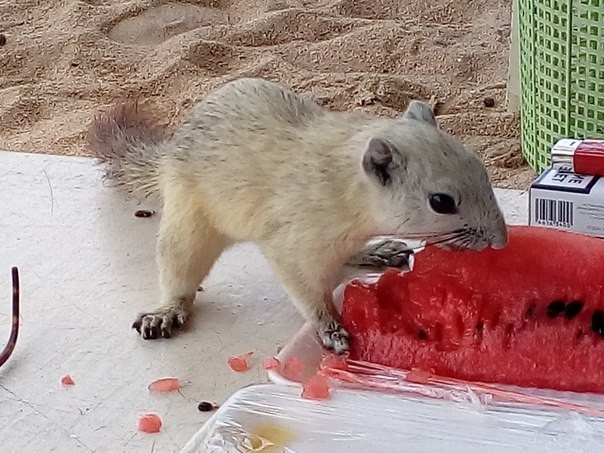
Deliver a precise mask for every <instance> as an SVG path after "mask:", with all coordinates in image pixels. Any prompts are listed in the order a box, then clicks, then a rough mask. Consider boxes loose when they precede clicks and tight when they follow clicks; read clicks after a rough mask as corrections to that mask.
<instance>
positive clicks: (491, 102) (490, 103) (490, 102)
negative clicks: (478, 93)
mask: <svg viewBox="0 0 604 453" xmlns="http://www.w3.org/2000/svg"><path fill="white" fill-rule="evenodd" d="M483 102H484V106H485V107H489V108H490V107H495V99H493V98H484V101H483Z"/></svg>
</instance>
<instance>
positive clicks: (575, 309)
mask: <svg viewBox="0 0 604 453" xmlns="http://www.w3.org/2000/svg"><path fill="white" fill-rule="evenodd" d="M581 310H583V302H581V301H580V300H575V301H574V302H571V303H569V304H568V305H567V306H566V308H565V309H564V316H566V319H573V318H574V317H575V316H577V315H578V314H579V313H581Z"/></svg>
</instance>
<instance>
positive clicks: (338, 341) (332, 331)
mask: <svg viewBox="0 0 604 453" xmlns="http://www.w3.org/2000/svg"><path fill="white" fill-rule="evenodd" d="M318 334H319V338H320V339H321V342H322V343H323V346H324V347H325V348H326V349H328V350H330V351H333V352H335V353H336V354H344V353H346V352H348V349H349V344H348V340H349V335H348V332H346V330H344V328H343V327H342V325H341V324H340V322H339V321H335V320H334V321H331V322H329V323H327V324H326V325H325V326H324V327H322V328H320V329H319V330H318Z"/></svg>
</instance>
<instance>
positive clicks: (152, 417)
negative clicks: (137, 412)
mask: <svg viewBox="0 0 604 453" xmlns="http://www.w3.org/2000/svg"><path fill="white" fill-rule="evenodd" d="M161 427H162V421H161V418H159V416H158V415H156V414H145V415H141V416H140V417H139V419H138V430H139V431H141V432H143V433H149V434H152V433H158V432H160V431H161Z"/></svg>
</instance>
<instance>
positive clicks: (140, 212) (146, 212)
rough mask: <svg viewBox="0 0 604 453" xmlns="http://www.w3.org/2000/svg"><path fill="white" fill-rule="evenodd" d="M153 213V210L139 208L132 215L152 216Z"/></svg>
mask: <svg viewBox="0 0 604 453" xmlns="http://www.w3.org/2000/svg"><path fill="white" fill-rule="evenodd" d="M154 215H155V211H149V210H147V209H139V210H138V211H136V212H135V213H134V217H152V216H154Z"/></svg>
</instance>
